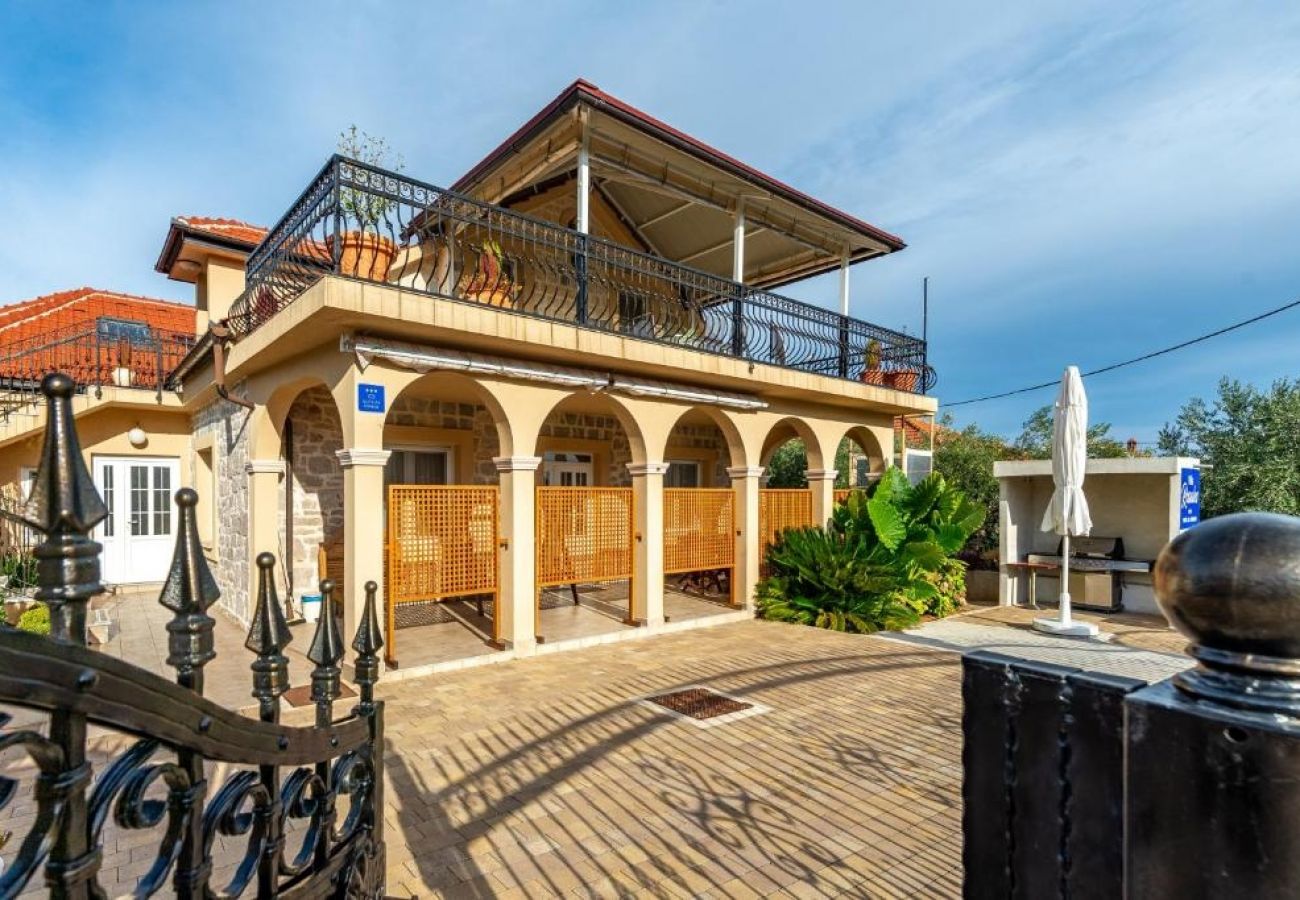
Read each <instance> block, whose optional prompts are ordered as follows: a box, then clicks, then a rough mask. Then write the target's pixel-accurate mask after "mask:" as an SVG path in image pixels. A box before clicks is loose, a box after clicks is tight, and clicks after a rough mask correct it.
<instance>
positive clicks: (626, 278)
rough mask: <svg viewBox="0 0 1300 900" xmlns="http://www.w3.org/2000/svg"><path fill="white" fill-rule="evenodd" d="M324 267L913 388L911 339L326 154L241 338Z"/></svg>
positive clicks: (251, 268)
mask: <svg viewBox="0 0 1300 900" xmlns="http://www.w3.org/2000/svg"><path fill="white" fill-rule="evenodd" d="M325 275H339V276H344V277H349V278H357V279H361V280H364V281H370V282H377V283H383V284H391V285H394V286H396V287H400V288H402V289H404V290H409V291H418V292H421V293H425V294H429V295H430V296H434V297H439V298H442V299H447V300H455V301H460V302H469V303H481V304H487V305H489V306H494V307H497V308H499V309H502V310H507V311H510V312H513V313H518V314H522V315H529V316H535V317H538V318H543V319H548V320H551V321H558V322H566V323H570V324H574V325H579V326H582V327H585V328H591V329H596V330H600V331H607V332H614V333H619V334H626V335H629V336H633V337H637V338H642V339H645V340H650V341H656V342H658V343H661V344H668V345H672V346H677V347H684V348H687V349H691V350H699V351H703V352H708V353H717V354H722V355H726V356H734V357H737V358H740V359H744V360H748V361H750V362H756V363H766V364H771V365H777V366H784V367H786V368H792V369H798V370H801V371H805V372H814V373H817V374H820V375H828V376H832V377H839V378H846V379H852V380H855V381H858V380H860V381H864V382H867V383H871V384H879V385H883V386H886V387H892V388H896V389H899V390H903V391H909V392H913V393H916V392H920V393H923V392H925V391H926V390H928V389H929V388H930V387H931V386H932V385H933V384H934V374H933V371H932V370H931V369H930V368H929V366H928V365H927V364H926V345H925V342H924V341H923V340H921V339H919V338H915V337H912V336H910V335H907V334H904V333H902V332H899V331H894V330H891V329H888V328H882V327H880V326H878V325H872V324H869V323H867V322H862V321H859V320H858V319H854V318H851V317H849V316H842V315H840V314H838V313H835V312H831V311H830V310H827V309H823V308H821V307H818V306H813V305H811V304H808V303H802V302H800V301H798V300H792V299H790V298H788V297H783V296H780V295H779V294H774V293H771V292H770V291H763V290H758V289H755V288H752V287H749V286H746V285H743V284H739V283H737V282H734V281H730V280H728V279H726V278H719V277H718V276H716V275H712V274H710V273H707V272H702V271H699V270H697V269H691V268H689V267H687V266H682V265H678V264H677V263H674V262H670V261H668V260H664V259H659V258H657V257H654V256H649V255H647V254H644V253H640V252H638V251H636V250H632V249H629V248H627V247H623V246H621V245H619V244H615V243H612V242H610V241H606V240H602V239H600V238H595V237H592V236H590V235H585V234H582V233H580V232H577V231H574V230H572V229H568V228H562V227H560V226H558V225H555V224H553V223H550V222H545V221H542V220H540V219H536V218H533V217H531V216H527V215H522V214H520V213H516V212H512V211H510V210H507V209H503V208H501V207H498V206H492V205H489V204H486V203H481V202H479V201H477V200H473V199H470V198H467V197H464V196H461V195H458V194H454V193H451V192H450V191H445V190H443V189H442V188H438V187H434V186H433V185H430V184H424V183H422V182H419V181H415V180H413V179H410V178H407V177H405V176H403V175H399V174H397V173H395V172H388V171H384V170H382V169H377V168H374V167H373V166H368V165H365V164H362V163H359V162H356V161H355V160H351V159H346V158H344V157H341V156H334V157H331V158H330V160H329V162H327V163H326V164H325V166H324V168H322V169H321V171H320V173H319V174H318V175H317V176H316V178H315V179H313V180H312V182H311V184H310V185H309V186H308V187H307V189H306V190H305V191H304V192H303V193H302V195H301V196H300V197H299V198H298V200H297V201H296V202H295V203H294V204H293V206H292V207H291V208H290V209H289V211H288V212H287V213H286V214H285V215H284V217H283V218H282V219H281V220H280V221H279V222H278V223H276V225H275V227H273V228H272V229H271V230H270V232H268V234H267V236H266V238H265V239H264V240H263V241H262V243H261V244H259V245H258V246H257V248H256V249H255V250H254V251H253V253H252V255H251V256H250V257H249V259H248V270H247V288H246V290H245V292H244V294H243V296H241V297H240V298H239V299H238V300H237V301H236V302H235V304H234V305H233V307H232V308H231V314H230V325H231V327H232V328H233V330H234V331H235V332H236V333H237V334H247V333H249V332H251V331H252V330H253V329H255V328H257V327H258V326H259V325H261V324H262V323H263V322H265V321H266V320H267V319H269V318H270V317H271V316H273V315H274V314H275V313H276V312H278V311H279V310H281V309H283V308H284V307H286V306H288V305H289V304H290V303H292V302H293V301H294V300H295V299H296V298H297V297H298V296H299V295H300V294H302V293H303V291H305V290H306V289H307V288H309V287H311V286H312V285H313V284H315V283H316V282H317V281H318V280H320V278H321V277H323V276H325Z"/></svg>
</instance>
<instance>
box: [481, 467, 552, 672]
mask: <svg viewBox="0 0 1300 900" xmlns="http://www.w3.org/2000/svg"><path fill="white" fill-rule="evenodd" d="M492 462H493V464H494V465H495V466H496V469H497V472H498V477H499V479H500V482H501V540H502V544H503V548H504V549H502V551H501V576H500V578H501V580H500V595H499V597H498V599H497V604H496V606H497V608H496V610H495V611H494V613H493V614H494V615H498V616H500V617H501V621H500V623H499V625H498V634H499V635H500V638H501V648H502V649H503V650H504V649H512V650H514V651H515V652H516V653H517V654H521V655H526V654H529V653H532V652H533V651H534V650H535V649H536V647H537V634H536V631H535V628H536V621H537V567H536V557H535V555H534V554H535V553H536V548H535V545H534V543H533V541H534V535H533V529H534V527H535V526H536V514H535V510H536V502H537V492H536V483H535V482H536V478H537V475H536V473H537V467H538V466H540V465H541V463H542V458H541V457H540V456H496V457H493V459H492Z"/></svg>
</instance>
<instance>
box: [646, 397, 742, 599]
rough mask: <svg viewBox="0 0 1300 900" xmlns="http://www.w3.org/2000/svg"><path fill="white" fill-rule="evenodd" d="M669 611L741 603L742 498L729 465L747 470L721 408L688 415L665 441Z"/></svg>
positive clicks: (698, 409) (732, 426)
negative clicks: (738, 546) (738, 576)
mask: <svg viewBox="0 0 1300 900" xmlns="http://www.w3.org/2000/svg"><path fill="white" fill-rule="evenodd" d="M663 458H664V461H665V462H666V463H668V471H667V472H666V473H665V474H664V491H663V536H662V539H663V559H664V613H665V615H666V616H667V617H668V618H669V619H670V620H672V621H681V620H684V619H690V618H698V617H700V616H705V615H712V614H716V613H717V612H718V606H725V607H731V606H732V605H733V604H734V602H735V580H736V544H737V542H736V535H737V531H736V529H737V527H738V517H737V505H736V503H737V500H736V494H735V491H734V490H733V489H732V484H731V476H730V475H729V474H728V472H727V469H728V467H730V466H743V465H744V464H745V452H744V445H743V442H742V441H741V438H740V434H739V431H738V430H737V429H736V426H735V424H734V423H733V422H732V421H731V420H730V419H729V418H727V417H726V415H725V414H723V413H721V412H720V411H719V410H717V409H714V408H711V407H695V408H693V409H690V410H687V411H686V412H684V413H683V414H682V415H681V417H680V418H679V419H678V420H677V422H676V423H675V424H674V425H673V428H672V430H671V431H670V432H669V433H668V439H667V441H666V442H665V446H664V453H663Z"/></svg>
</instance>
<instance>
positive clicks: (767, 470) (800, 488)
mask: <svg viewBox="0 0 1300 900" xmlns="http://www.w3.org/2000/svg"><path fill="white" fill-rule="evenodd" d="M759 458H760V461H761V464H762V466H763V469H764V471H763V483H764V486H763V488H762V490H760V491H759V497H758V501H759V502H758V543H759V558H760V559H761V560H763V562H761V563H760V565H759V571H760V573H762V574H766V571H767V566H766V559H767V550H768V548H769V547H771V546H772V545H773V544H774V543H775V542H776V540H777V538H778V537H779V536H780V535H781V534H782V533H783V532H785V531H787V530H789V529H791V528H804V527H807V526H809V525H812V524H813V505H812V492H811V491H810V490H809V489H808V475H807V472H808V470H809V469H820V468H822V464H821V463H822V457H821V447H820V445H819V444H818V442H817V437H816V435H814V434H813V431H812V429H811V428H809V427H808V425H807V423H805V422H803V421H801V420H799V419H795V418H787V419H782V420H781V421H779V422H777V423H776V424H775V425H773V426H772V428H771V429H769V431H768V433H767V437H766V438H764V440H763V451H762V454H761V456H760V457H759Z"/></svg>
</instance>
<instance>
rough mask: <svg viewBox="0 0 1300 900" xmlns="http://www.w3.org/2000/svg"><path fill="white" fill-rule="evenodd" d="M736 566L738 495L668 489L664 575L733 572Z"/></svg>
mask: <svg viewBox="0 0 1300 900" xmlns="http://www.w3.org/2000/svg"><path fill="white" fill-rule="evenodd" d="M735 563H736V492H735V491H733V490H731V489H730V488H718V489H715V488H667V489H665V490H664V574H666V575H674V574H678V573H680V572H700V571H704V570H706V569H730V568H731V567H732V566H734V565H735Z"/></svg>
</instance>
